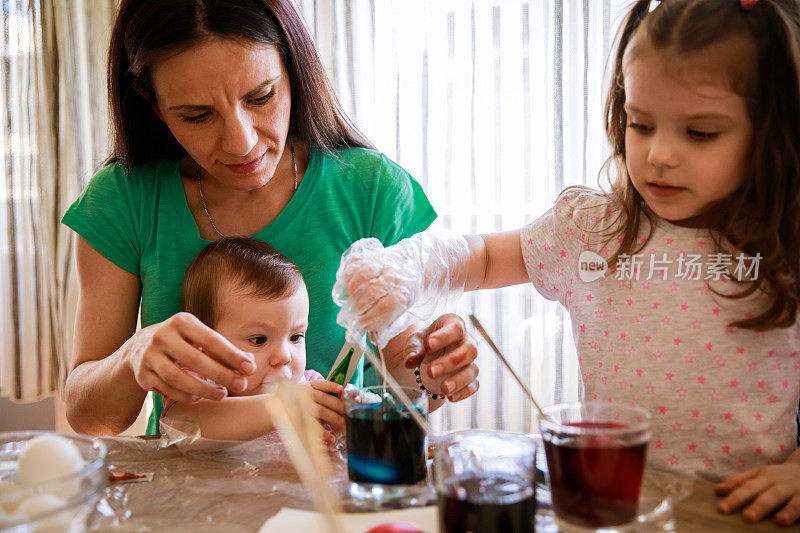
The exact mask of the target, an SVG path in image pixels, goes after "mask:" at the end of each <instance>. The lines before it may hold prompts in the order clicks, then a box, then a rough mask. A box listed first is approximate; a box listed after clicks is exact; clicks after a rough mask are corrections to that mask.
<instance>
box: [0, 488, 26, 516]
mask: <svg viewBox="0 0 800 533" xmlns="http://www.w3.org/2000/svg"><path fill="white" fill-rule="evenodd" d="M21 488H22V486H21V485H17V484H16V483H11V482H10V481H6V480H4V479H0V496H3V495H5V494H11V493H13V492H17V491H18V490H20V489H21ZM17 503H19V502H18V501H17V500H10V501H7V502H5V503H2V504H0V516H3V513H4V512H5V513H13V512H14V510H15V509H16V508H17Z"/></svg>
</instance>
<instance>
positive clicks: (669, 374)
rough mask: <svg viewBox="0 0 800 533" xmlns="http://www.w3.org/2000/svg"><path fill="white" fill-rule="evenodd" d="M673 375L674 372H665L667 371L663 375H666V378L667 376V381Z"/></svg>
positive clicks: (670, 379)
mask: <svg viewBox="0 0 800 533" xmlns="http://www.w3.org/2000/svg"><path fill="white" fill-rule="evenodd" d="M673 376H674V374H673V373H672V372H667V373H666V374H665V377H666V378H667V380H669V381H672V377H673Z"/></svg>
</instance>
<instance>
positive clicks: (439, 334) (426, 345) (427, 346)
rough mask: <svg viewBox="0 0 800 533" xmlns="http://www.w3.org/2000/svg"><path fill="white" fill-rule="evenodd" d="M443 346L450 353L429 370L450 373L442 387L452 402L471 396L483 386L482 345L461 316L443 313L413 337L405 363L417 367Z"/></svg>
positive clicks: (435, 373) (434, 374) (437, 374)
mask: <svg viewBox="0 0 800 533" xmlns="http://www.w3.org/2000/svg"><path fill="white" fill-rule="evenodd" d="M442 348H447V352H446V355H445V356H444V357H441V358H439V359H437V360H436V361H434V362H433V363H431V365H430V366H429V367H428V374H429V375H430V377H431V378H432V379H438V378H440V377H442V376H447V378H446V379H445V380H444V381H443V382H442V388H443V390H444V392H445V394H447V399H448V400H450V401H451V402H458V401H461V400H464V399H465V398H469V397H470V396H472V395H473V394H475V391H477V390H478V387H479V386H480V383H479V382H478V379H477V378H478V366H477V365H476V364H475V363H474V361H475V358H476V357H477V356H478V348H477V346H476V344H475V339H473V338H472V335H470V334H469V333H468V332H467V328H466V325H465V324H464V320H463V319H462V318H461V317H460V316H458V315H454V314H447V315H442V316H440V317H439V318H437V319H436V320H434V321H433V323H431V325H429V326H428V327H427V328H424V329H422V330H420V331H417V332H416V333H414V334H413V335H412V336H411V337H409V339H408V342H407V347H406V354H407V356H406V361H405V365H406V367H407V368H414V367H416V366H417V365H419V364H420V362H421V361H422V359H423V358H424V357H425V355H426V354H427V353H429V352H435V351H437V350H441V349H442Z"/></svg>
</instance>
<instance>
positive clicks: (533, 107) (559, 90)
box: [297, 0, 629, 432]
mask: <svg viewBox="0 0 800 533" xmlns="http://www.w3.org/2000/svg"><path fill="white" fill-rule="evenodd" d="M625 3H629V2H623V1H622V0H472V1H468V0H436V1H433V0H429V1H425V0H298V1H297V4H298V7H299V9H300V10H301V12H302V13H303V16H304V18H305V20H306V22H307V24H308V26H309V28H310V30H311V32H312V35H314V38H315V40H316V42H317V45H318V47H319V50H320V53H321V55H322V57H323V61H324V62H325V63H326V67H327V68H328V73H329V76H330V77H331V78H332V81H333V83H334V86H335V88H336V91H337V94H338V96H339V98H340V99H341V101H342V104H343V106H344V107H345V109H346V110H347V111H348V113H349V114H350V116H351V117H352V118H353V119H354V120H355V122H356V123H357V124H358V125H359V126H360V127H361V128H362V129H363V130H364V132H365V133H366V134H367V135H368V137H369V138H370V139H371V140H372V141H373V142H375V143H376V145H377V147H378V148H379V149H380V150H381V151H383V152H384V153H386V154H387V155H389V156H390V157H392V158H393V159H395V160H396V161H398V162H399V163H400V164H401V165H403V167H405V168H406V169H407V170H408V171H409V172H411V173H412V175H414V176H415V177H416V178H417V179H418V180H419V181H420V182H421V183H422V185H423V187H424V188H425V191H426V192H427V194H428V196H429V197H430V199H431V201H432V203H433V205H434V206H435V207H436V209H437V211H438V212H439V214H440V220H439V222H438V223H439V224H442V225H443V226H445V227H448V228H452V229H454V230H456V231H459V232H462V233H486V232H494V231H499V230H507V229H514V228H519V227H521V226H522V225H524V224H525V223H527V222H530V221H532V220H534V219H536V218H538V216H539V215H541V214H542V213H543V212H544V211H545V210H546V209H548V208H549V207H550V206H551V205H552V204H553V202H554V201H555V199H556V196H557V194H558V193H559V191H561V190H562V189H563V188H564V187H566V186H568V185H572V184H589V185H596V184H597V180H598V177H599V170H600V168H601V166H602V164H603V162H604V160H605V158H606V157H607V155H608V145H607V142H606V140H605V134H604V130H603V117H602V107H603V95H604V94H605V91H606V80H607V76H608V73H607V72H606V61H607V58H608V55H609V51H610V49H611V47H612V45H613V41H614V37H615V32H616V29H617V28H618V26H619V23H620V17H621V16H622V14H623V13H624V9H625V7H626V6H625V5H624V4H625ZM456 311H457V312H459V313H460V314H462V316H466V314H468V313H474V314H475V315H476V316H477V317H478V318H479V319H480V320H481V322H482V323H483V325H484V327H485V328H486V329H487V330H488V332H489V333H490V334H491V335H492V336H493V337H494V340H495V343H496V344H497V345H498V346H500V348H501V350H502V351H503V352H504V354H505V355H506V357H507V358H508V359H509V360H510V361H511V363H512V364H513V366H514V367H515V368H516V370H517V371H518V373H519V374H520V375H521V377H522V378H523V380H525V381H527V384H528V385H529V386H530V387H531V389H532V390H533V392H534V394H535V395H536V396H537V397H538V398H539V399H540V402H541V403H544V404H552V403H557V402H561V401H568V400H575V399H577V398H579V396H580V394H581V387H580V377H579V376H580V374H579V372H578V367H577V358H576V355H575V348H574V344H573V341H572V330H571V325H570V322H569V316H568V314H567V313H566V312H565V311H564V310H563V308H561V307H560V306H559V305H558V304H556V303H553V302H549V301H546V300H544V299H543V298H542V297H540V296H539V295H538V294H537V293H536V292H535V291H534V290H533V288H532V287H531V286H530V285H522V286H517V287H511V288H507V289H502V290H494V291H483V292H480V293H472V294H469V295H467V296H466V297H464V298H462V301H461V303H460V306H459V308H458V309H457V310H456ZM475 336H476V338H478V340H479V360H478V363H479V366H480V370H481V375H480V381H481V389H480V391H479V392H478V394H476V395H475V396H473V398H472V399H470V400H468V401H465V402H461V403H459V404H455V405H450V406H448V407H447V408H445V409H441V410H440V411H439V412H437V413H436V414H435V415H434V416H433V427H434V429H435V430H436V431H440V432H443V431H450V430H453V429H461V428H466V427H481V428H495V429H508V430H514V431H524V432H531V431H535V430H536V422H535V415H534V413H533V412H532V409H531V406H530V405H529V404H528V402H527V401H526V400H525V398H524V396H523V395H522V393H521V391H520V389H519V387H518V386H517V385H516V383H515V382H514V381H513V380H512V378H511V377H510V376H509V375H508V373H507V372H506V371H504V369H503V368H502V366H501V365H500V363H499V361H498V360H497V359H496V358H495V357H494V355H493V353H492V352H491V350H490V349H489V348H488V346H487V345H486V344H485V343H484V342H483V341H482V340H480V338H479V337H478V335H477V333H476V334H475Z"/></svg>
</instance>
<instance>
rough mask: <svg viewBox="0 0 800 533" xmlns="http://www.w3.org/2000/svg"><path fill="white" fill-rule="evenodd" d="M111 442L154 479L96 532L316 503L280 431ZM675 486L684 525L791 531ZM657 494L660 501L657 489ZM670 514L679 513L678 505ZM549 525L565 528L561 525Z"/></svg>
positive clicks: (209, 520) (123, 489)
mask: <svg viewBox="0 0 800 533" xmlns="http://www.w3.org/2000/svg"><path fill="white" fill-rule="evenodd" d="M103 440H104V442H105V443H106V445H107V446H108V462H109V465H110V467H112V468H115V469H117V470H120V471H126V472H133V473H145V472H153V473H154V477H153V480H152V481H150V482H145V483H122V484H114V485H112V486H110V487H109V488H108V489H107V490H106V492H105V495H104V498H103V499H102V500H101V501H100V503H99V504H98V506H97V510H96V512H95V513H94V515H93V516H92V517H91V518H90V521H89V530H90V531H114V532H117V531H170V532H173V531H174V532H184V531H185V532H189V531H191V532H204V531H225V532H233V533H235V532H255V531H258V529H259V528H260V527H261V525H262V524H263V523H264V522H265V521H266V520H267V519H268V518H270V517H271V516H273V515H275V514H276V513H277V512H278V511H279V510H280V509H281V508H282V507H293V508H298V509H309V510H310V509H311V508H312V504H311V501H310V500H309V498H308V495H307V493H306V490H305V489H304V487H303V486H302V484H301V482H300V479H299V477H298V476H297V474H296V472H295V471H294V468H293V467H292V465H291V463H290V461H289V459H288V455H287V454H286V452H285V450H284V449H283V447H282V445H281V444H280V441H279V440H278V439H277V437H274V436H267V437H262V438H260V439H257V440H255V441H252V442H249V443H243V444H240V445H237V446H234V447H230V448H228V449H223V450H220V451H210V452H205V453H199V454H191V455H185V454H184V453H182V452H181V451H180V450H179V449H178V448H176V447H174V446H173V447H168V448H161V447H160V441H158V440H154V439H146V438H137V437H109V438H104V439H103ZM332 459H333V467H334V476H333V480H332V484H333V487H334V490H336V491H337V492H339V493H340V494H344V493H345V492H346V486H347V471H346V465H345V463H344V459H343V457H342V455H341V454H340V453H337V452H334V453H333V454H332ZM658 475H661V474H658ZM674 485H675V486H673V487H671V489H670V490H673V491H675V493H680V492H681V491H684V494H683V496H686V497H684V498H683V499H682V500H681V501H680V503H678V504H677V506H676V508H675V509H674V520H675V524H676V531H680V532H681V533H683V532H686V533H694V532H701V531H702V532H708V531H752V532H769V531H781V532H786V531H788V529H787V528H784V527H781V526H779V525H778V524H777V523H776V522H775V521H774V519H771V518H770V519H769V520H766V521H763V522H762V523H760V524H755V525H749V524H746V523H744V522H743V521H742V519H741V517H740V516H739V515H732V516H723V515H720V514H718V513H717V512H716V500H717V498H716V496H715V495H714V490H713V485H712V484H711V483H709V482H706V481H702V480H693V481H690V482H689V483H688V484H687V483H686V482H685V481H680V482H676V483H675V484H674ZM650 495H651V496H652V497H653V498H654V499H655V500H658V499H659V496H658V495H657V494H655V493H653V492H652V491H651V492H650ZM643 505H644V504H643ZM545 507H546V506H545ZM548 512H549V511H548V510H547V509H542V510H540V511H539V515H541V516H537V523H545V524H546V523H549V522H548V521H547V520H548V519H547V516H548ZM669 514H670V516H669V518H671V517H672V510H671V509H670V513H669ZM542 520H544V522H542ZM654 527H655V526H654ZM542 529H544V530H545V531H557V528H555V526H554V525H546V526H545V527H543V528H542ZM647 530H651V529H649V528H648V529H647ZM652 530H658V529H657V528H655V529H652ZM537 531H538V530H537Z"/></svg>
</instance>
